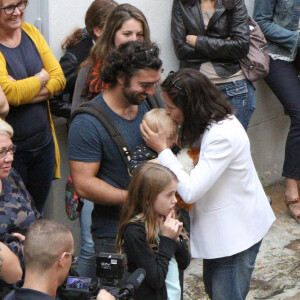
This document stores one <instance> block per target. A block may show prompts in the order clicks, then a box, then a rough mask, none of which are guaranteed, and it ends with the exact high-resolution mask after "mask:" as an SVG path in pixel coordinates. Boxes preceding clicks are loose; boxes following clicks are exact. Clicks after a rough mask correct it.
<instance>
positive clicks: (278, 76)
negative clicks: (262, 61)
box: [265, 58, 300, 180]
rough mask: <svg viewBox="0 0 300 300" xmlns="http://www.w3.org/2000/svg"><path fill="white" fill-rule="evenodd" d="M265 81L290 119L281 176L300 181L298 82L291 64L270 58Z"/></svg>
mask: <svg viewBox="0 0 300 300" xmlns="http://www.w3.org/2000/svg"><path fill="white" fill-rule="evenodd" d="M265 80H266V82H267V84H268V85H269V87H270V88H271V89H272V91H273V92H274V94H275V95H276V97H277V98H278V99H279V101H280V102H281V104H282V105H283V107H284V108H285V110H286V112H287V113H288V114H289V116H290V119H291V126H290V130H289V133H288V136H287V140H286V145H285V159H284V165H283V171H282V176H284V177H287V178H292V179H296V180H300V80H299V79H298V76H297V71H296V68H295V66H294V64H293V63H292V62H286V61H282V60H273V59H272V58H271V61H270V73H269V74H268V76H267V77H266V78H265Z"/></svg>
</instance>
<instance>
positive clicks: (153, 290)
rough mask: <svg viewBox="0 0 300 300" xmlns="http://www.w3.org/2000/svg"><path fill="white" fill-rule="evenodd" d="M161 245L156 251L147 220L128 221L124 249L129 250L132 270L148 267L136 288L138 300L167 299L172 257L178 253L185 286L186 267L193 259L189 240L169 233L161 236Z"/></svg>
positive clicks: (181, 276)
mask: <svg viewBox="0 0 300 300" xmlns="http://www.w3.org/2000/svg"><path fill="white" fill-rule="evenodd" d="M159 238H160V242H159V249H158V251H154V250H152V249H151V248H149V246H148V245H147V242H146V230H145V225H144V223H143V222H132V223H128V224H127V225H126V227H125V229H124V232H123V236H122V239H123V249H124V252H125V253H126V254H127V260H128V271H129V272H133V271H134V270H136V269H137V268H144V269H145V270H146V279H145V280H144V282H143V283H142V285H141V286H140V288H139V289H138V290H137V291H136V292H135V296H134V299H137V300H148V299H149V300H167V289H166V284H165V279H166V276H167V273H168V266H169V261H170V260H171V258H172V257H173V256H174V255H175V258H176V260H177V264H178V268H179V271H180V276H179V277H180V280H181V291H182V287H183V282H182V281H183V270H185V269H186V268H187V267H188V265H189V263H190V254H189V250H188V246H187V241H186V240H185V239H183V238H181V239H180V243H177V242H176V241H174V240H173V239H170V238H168V237H165V236H160V237H159Z"/></svg>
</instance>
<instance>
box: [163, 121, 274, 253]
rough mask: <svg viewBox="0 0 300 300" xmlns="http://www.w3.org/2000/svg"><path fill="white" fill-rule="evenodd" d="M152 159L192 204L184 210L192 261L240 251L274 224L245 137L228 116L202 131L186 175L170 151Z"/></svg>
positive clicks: (183, 197) (239, 126)
mask: <svg viewBox="0 0 300 300" xmlns="http://www.w3.org/2000/svg"><path fill="white" fill-rule="evenodd" d="M158 161H159V163H160V164H162V165H164V166H166V167H168V168H169V169H171V170H172V171H173V172H174V173H175V174H176V176H177V178H178V180H179V184H178V189H177V191H178V193H179V195H180V196H181V197H182V199H183V200H184V201H185V202H186V203H195V207H194V210H193V211H191V212H190V219H191V232H190V236H191V253H192V257H195V258H205V259H212V258H220V257H225V256H231V255H233V254H236V253H239V252H242V251H244V250H246V249H248V248H250V247H251V246H253V245H254V244H256V243H257V242H258V241H260V240H261V239H262V238H263V237H264V235H265V234H266V233H267V231H268V230H269V228H270V227H271V225H272V223H273V222H274V220H275V216H274V213H273V211H272V209H271V207H270V204H269V201H268V199H267V197H266V194H265V192H264V190H263V188H262V185H261V183H260V181H259V178H258V176H257V173H256V170H255V167H254V164H253V161H252V158H251V152H250V143H249V139H248V136H247V134H246V132H245V130H244V128H243V127H242V125H241V124H240V122H239V121H238V120H237V119H236V118H235V117H234V116H231V117H230V118H228V119H226V120H224V121H221V122H218V123H213V124H212V125H211V126H210V127H209V128H208V129H207V130H205V132H204V134H203V136H202V141H201V147H200V156H199V162H198V164H197V165H196V166H195V168H194V169H193V170H192V171H191V173H190V175H188V174H187V173H186V172H185V171H184V170H183V168H182V166H181V164H180V163H179V162H178V160H177V159H176V156H174V155H173V153H172V152H171V150H170V149H166V150H164V151H162V152H161V153H160V154H159V156H158Z"/></svg>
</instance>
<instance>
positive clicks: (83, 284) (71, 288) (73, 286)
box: [65, 252, 125, 299]
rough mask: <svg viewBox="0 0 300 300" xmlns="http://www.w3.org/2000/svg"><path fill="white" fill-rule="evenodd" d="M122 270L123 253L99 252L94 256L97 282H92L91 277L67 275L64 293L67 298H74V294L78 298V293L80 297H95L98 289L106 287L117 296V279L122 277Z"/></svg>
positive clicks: (123, 262)
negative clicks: (67, 295)
mask: <svg viewBox="0 0 300 300" xmlns="http://www.w3.org/2000/svg"><path fill="white" fill-rule="evenodd" d="M124 270H125V256H124V255H123V254H116V253H104V252H100V253H99V255H98V256H97V258H96V276H97V277H98V282H92V279H91V278H87V277H79V276H68V278H67V282H66V287H65V290H66V294H69V295H70V296H69V299H72V298H76V296H78V298H80V296H79V295H81V297H82V298H81V299H95V297H96V296H97V295H98V292H99V290H100V289H106V290H107V291H108V292H109V293H111V294H112V295H113V296H115V297H116V298H117V295H118V294H119V292H120V288H119V287H118V279H121V278H122V277H123V275H124ZM74 294H77V295H74ZM65 299H68V298H65ZM117 299H118V298H117Z"/></svg>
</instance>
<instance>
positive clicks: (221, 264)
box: [203, 241, 261, 300]
mask: <svg viewBox="0 0 300 300" xmlns="http://www.w3.org/2000/svg"><path fill="white" fill-rule="evenodd" d="M260 245H261V241H259V242H258V243H256V244H255V245H253V246H252V247H250V248H249V249H247V250H245V251H243V252H240V253H237V254H234V255H232V256H227V257H221V258H215V259H203V281H204V286H205V291H206V293H207V294H208V295H209V297H210V299H212V300H244V299H246V296H247V294H248V292H249V289H250V281H251V276H252V272H253V270H254V266H255V260H256V256H257V253H258V251H259V248H260Z"/></svg>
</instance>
